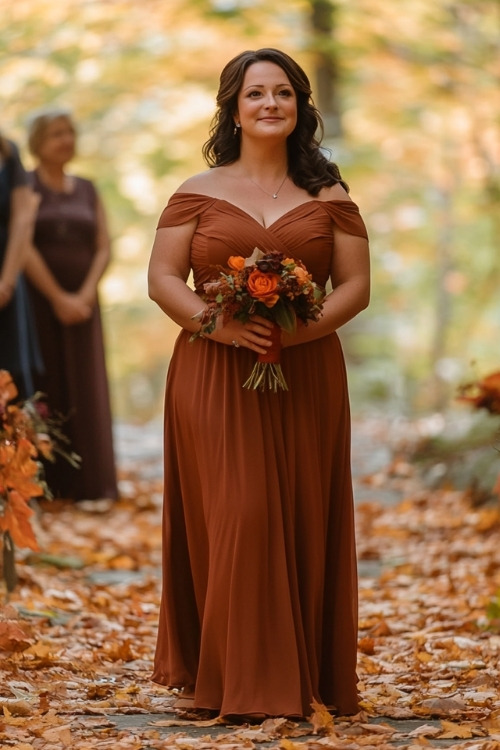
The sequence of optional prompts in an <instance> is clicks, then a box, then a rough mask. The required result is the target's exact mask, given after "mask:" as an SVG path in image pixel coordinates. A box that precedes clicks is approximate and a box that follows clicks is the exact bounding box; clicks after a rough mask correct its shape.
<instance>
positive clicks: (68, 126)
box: [38, 117, 76, 164]
mask: <svg viewBox="0 0 500 750" xmlns="http://www.w3.org/2000/svg"><path fill="white" fill-rule="evenodd" d="M75 145H76V137H75V129H74V127H73V124H72V123H71V121H70V120H68V119H67V118H66V117H58V118H56V119H55V120H52V122H50V123H49V124H48V125H47V127H46V129H45V133H44V135H43V138H42V140H41V143H40V147H39V149H38V156H39V158H40V160H41V161H46V162H50V163H52V164H66V162H68V161H70V160H71V159H72V158H73V157H74V155H75Z"/></svg>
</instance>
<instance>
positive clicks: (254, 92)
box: [248, 91, 260, 99]
mask: <svg viewBox="0 0 500 750" xmlns="http://www.w3.org/2000/svg"><path fill="white" fill-rule="evenodd" d="M248 96H249V97H251V98H252V99H256V98H257V97H258V96H260V91H250V93H249V94H248Z"/></svg>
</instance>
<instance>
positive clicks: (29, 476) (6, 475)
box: [0, 370, 79, 590]
mask: <svg viewBox="0 0 500 750" xmlns="http://www.w3.org/2000/svg"><path fill="white" fill-rule="evenodd" d="M17 395H18V391H17V388H16V386H15V384H14V381H13V380H12V377H11V375H10V373H9V372H8V371H7V370H0V532H1V533H2V535H3V546H4V563H5V562H6V561H7V565H6V567H7V568H9V569H10V578H11V580H12V577H13V574H12V571H13V549H14V545H17V546H18V547H27V548H29V549H32V550H34V551H37V550H38V543H37V540H36V536H35V533H34V530H33V527H32V525H31V518H32V516H33V514H34V511H33V509H32V508H31V507H30V505H29V503H30V500H32V499H33V498H37V497H46V498H51V497H52V495H51V493H50V490H49V488H48V486H47V484H46V483H45V481H44V478H43V467H42V464H41V462H40V460H38V459H39V458H40V457H43V458H45V459H48V460H49V461H53V460H54V455H55V453H56V452H57V453H60V454H61V455H63V456H64V457H65V458H66V459H67V460H69V461H70V462H71V463H72V464H73V465H75V466H77V465H78V464H79V457H78V456H77V455H76V454H74V453H67V452H65V451H64V450H63V449H62V447H61V443H62V442H68V441H67V438H66V437H65V436H64V435H63V434H62V433H61V432H60V430H59V427H58V423H59V420H54V419H51V418H50V417H49V414H48V409H47V406H46V404H45V403H43V402H42V400H41V399H42V394H40V393H37V394H35V395H34V396H33V397H32V398H30V399H27V400H26V401H24V402H21V403H12V402H13V401H14V399H15V398H16V397H17ZM6 573H8V571H6V570H5V565H4V577H5V578H6V581H7V586H8V589H9V590H12V588H13V586H10V587H9V581H8V580H7V575H6Z"/></svg>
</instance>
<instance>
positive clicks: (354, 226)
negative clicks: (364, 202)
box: [319, 200, 368, 239]
mask: <svg viewBox="0 0 500 750" xmlns="http://www.w3.org/2000/svg"><path fill="white" fill-rule="evenodd" d="M319 205H320V206H321V207H322V208H323V209H324V210H325V211H326V213H327V214H328V216H329V217H330V218H331V220H332V221H333V222H334V224H336V225H337V226H338V227H340V229H342V230H343V231H344V232H347V234H354V235H355V236H356V237H364V238H365V239H368V232H367V230H366V226H365V222H364V221H363V219H362V218H361V215H360V213H359V208H358V206H357V205H356V204H355V203H353V201H335V200H334V201H319Z"/></svg>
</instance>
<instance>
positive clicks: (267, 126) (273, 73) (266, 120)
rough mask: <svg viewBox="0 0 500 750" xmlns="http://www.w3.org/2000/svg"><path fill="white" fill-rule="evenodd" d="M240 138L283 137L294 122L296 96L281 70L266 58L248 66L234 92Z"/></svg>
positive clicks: (293, 125)
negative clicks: (237, 91)
mask: <svg viewBox="0 0 500 750" xmlns="http://www.w3.org/2000/svg"><path fill="white" fill-rule="evenodd" d="M234 121H235V123H239V124H240V125H241V133H242V137H243V136H245V137H249V138H266V139H279V140H283V139H285V140H286V138H287V137H288V136H289V135H290V133H292V132H293V130H294V129H295V126H296V124H297V96H296V94H295V91H294V89H293V87H292V85H291V83H290V80H289V78H288V76H287V74H286V73H285V71H284V70H283V69H282V68H280V67H279V65H276V64H275V63H272V62H268V61H261V62H256V63H253V64H252V65H250V66H249V67H248V68H247V70H246V72H245V76H244V78H243V83H242V86H241V89H240V92H239V94H238V109H237V111H236V112H235V115H234Z"/></svg>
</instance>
